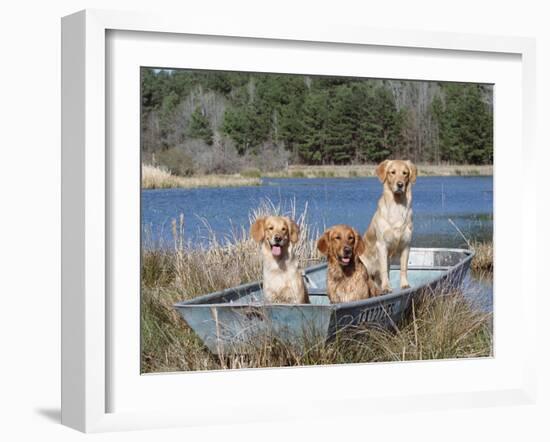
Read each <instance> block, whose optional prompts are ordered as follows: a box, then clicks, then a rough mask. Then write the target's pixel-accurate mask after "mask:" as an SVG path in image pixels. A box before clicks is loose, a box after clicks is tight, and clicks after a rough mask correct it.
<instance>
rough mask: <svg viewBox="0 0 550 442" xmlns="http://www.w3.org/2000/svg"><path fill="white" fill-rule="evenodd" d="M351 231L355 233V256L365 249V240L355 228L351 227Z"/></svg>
mask: <svg viewBox="0 0 550 442" xmlns="http://www.w3.org/2000/svg"><path fill="white" fill-rule="evenodd" d="M353 233H354V234H355V245H354V247H353V252H354V253H355V256H361V255H362V254H363V253H365V250H366V247H365V241H363V238H362V236H361V235H360V234H359V232H358V231H357V230H355V229H353Z"/></svg>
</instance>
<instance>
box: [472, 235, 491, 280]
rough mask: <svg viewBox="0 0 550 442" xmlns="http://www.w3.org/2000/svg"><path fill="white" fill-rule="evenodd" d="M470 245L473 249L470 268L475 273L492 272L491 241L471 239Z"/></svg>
mask: <svg viewBox="0 0 550 442" xmlns="http://www.w3.org/2000/svg"><path fill="white" fill-rule="evenodd" d="M470 247H471V248H472V249H473V250H474V251H475V255H474V259H472V264H471V266H470V267H471V269H472V272H474V273H475V274H477V275H482V274H492V273H493V243H492V242H481V241H473V242H470Z"/></svg>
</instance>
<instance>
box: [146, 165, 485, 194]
mask: <svg viewBox="0 0 550 442" xmlns="http://www.w3.org/2000/svg"><path fill="white" fill-rule="evenodd" d="M375 168H376V165H375V164H365V165H350V166H288V168H286V169H285V170H281V171H278V172H262V171H260V170H259V169H245V170H243V171H241V172H240V173H238V174H233V175H217V174H210V175H193V176H189V177H182V176H178V175H174V174H172V173H170V172H169V171H168V170H166V169H163V168H160V167H156V166H151V165H147V164H144V165H143V166H142V174H141V183H142V187H143V188H144V189H167V188H172V187H174V188H177V187H179V188H196V187H238V186H258V185H260V184H261V178H262V177H265V178H362V177H371V176H375ZM418 173H419V175H420V176H485V175H492V174H493V166H476V165H462V164H461V165H433V164H420V165H418Z"/></svg>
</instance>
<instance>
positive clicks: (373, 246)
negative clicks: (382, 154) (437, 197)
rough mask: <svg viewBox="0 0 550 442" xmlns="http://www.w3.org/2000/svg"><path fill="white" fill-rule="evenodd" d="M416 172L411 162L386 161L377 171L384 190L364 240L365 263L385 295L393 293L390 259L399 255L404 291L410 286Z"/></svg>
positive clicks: (401, 281) (363, 257)
mask: <svg viewBox="0 0 550 442" xmlns="http://www.w3.org/2000/svg"><path fill="white" fill-rule="evenodd" d="M416 174H417V169H416V166H415V165H414V164H413V163H411V162H410V161H408V160H407V161H402V160H385V161H383V162H382V163H380V164H379V165H378V167H377V168H376V175H378V178H380V181H381V182H382V183H383V186H384V190H383V192H382V196H381V197H380V199H379V200H378V208H377V210H376V213H375V214H374V217H373V218H372V221H371V223H370V225H369V228H368V229H367V231H366V232H365V236H364V240H365V244H366V252H365V253H364V254H363V255H362V257H361V258H362V260H363V262H364V264H365V265H366V267H367V269H368V271H369V274H370V275H371V276H372V277H373V278H374V280H375V282H376V284H377V285H378V287H379V288H380V289H381V290H382V291H383V292H386V293H387V292H391V291H392V288H391V285H390V280H389V270H390V258H391V257H392V256H396V255H399V256H400V266H401V272H400V283H401V288H408V287H410V285H409V281H408V279H407V268H408V264H409V250H410V244H411V238H412V231H413V221H412V185H413V184H414V183H415V181H416Z"/></svg>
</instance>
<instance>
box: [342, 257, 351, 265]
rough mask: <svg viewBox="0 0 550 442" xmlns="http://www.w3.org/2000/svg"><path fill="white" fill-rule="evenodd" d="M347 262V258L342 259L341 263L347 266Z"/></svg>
mask: <svg viewBox="0 0 550 442" xmlns="http://www.w3.org/2000/svg"><path fill="white" fill-rule="evenodd" d="M349 261H350V259H349V258H342V262H343V263H344V264H348V263H349Z"/></svg>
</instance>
